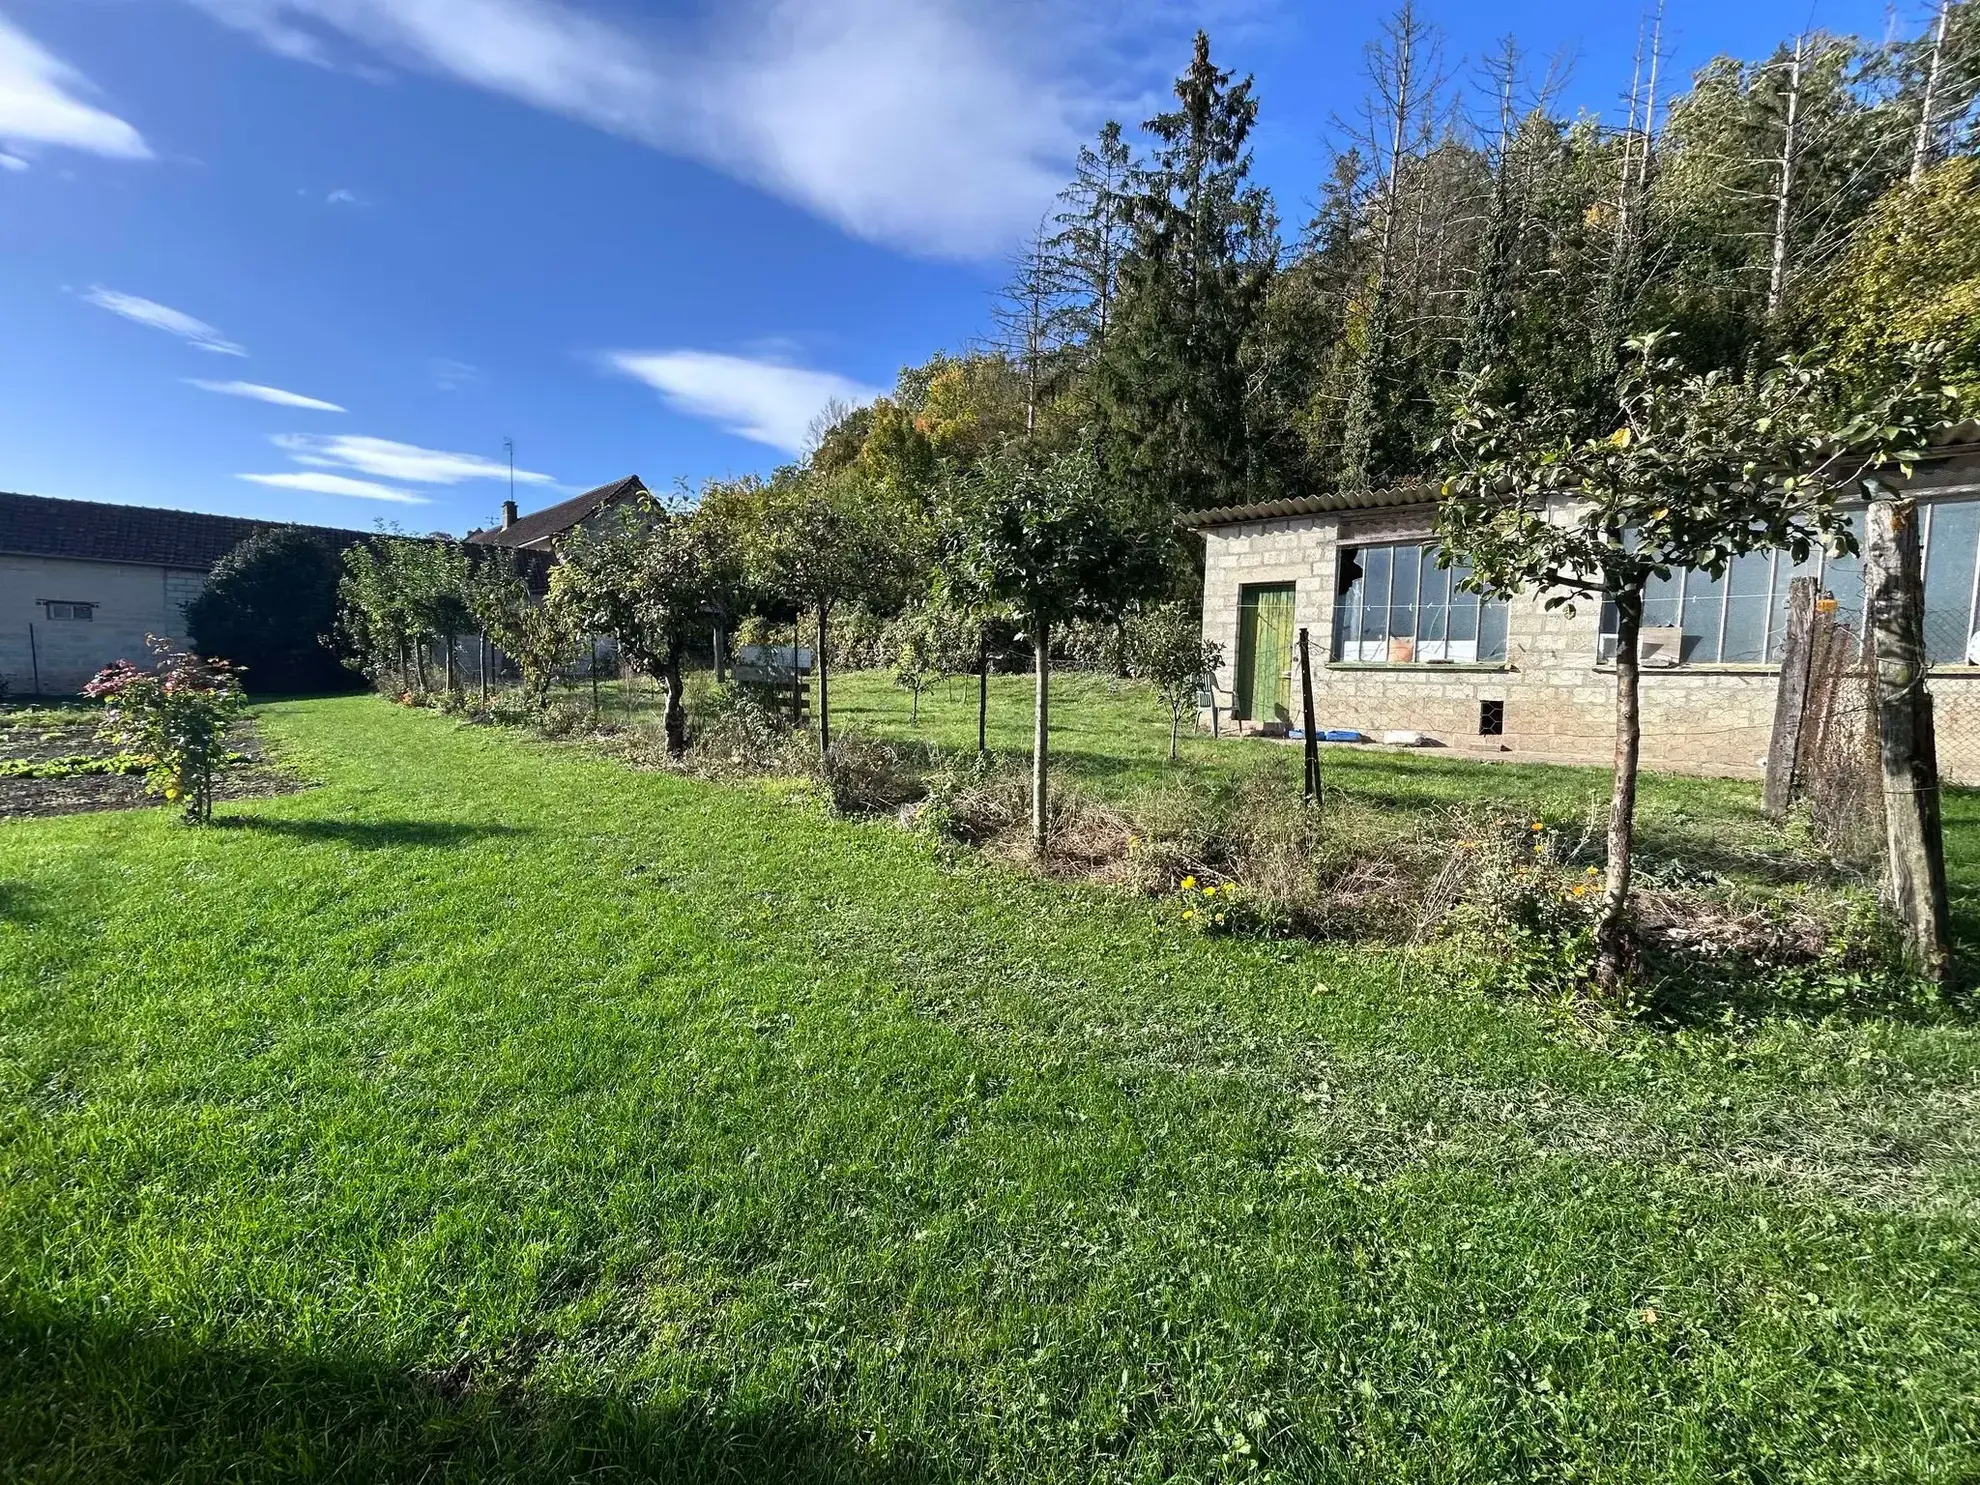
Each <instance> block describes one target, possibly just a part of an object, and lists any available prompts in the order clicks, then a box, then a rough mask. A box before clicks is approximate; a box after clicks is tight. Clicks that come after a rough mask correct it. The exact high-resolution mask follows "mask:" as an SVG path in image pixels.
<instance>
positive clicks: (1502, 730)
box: [1478, 701, 1506, 737]
mask: <svg viewBox="0 0 1980 1485" xmlns="http://www.w3.org/2000/svg"><path fill="white" fill-rule="evenodd" d="M1478 735H1479V736H1480V737H1504V736H1505V735H1506V704H1505V703H1504V702H1503V701H1481V702H1479V703H1478Z"/></svg>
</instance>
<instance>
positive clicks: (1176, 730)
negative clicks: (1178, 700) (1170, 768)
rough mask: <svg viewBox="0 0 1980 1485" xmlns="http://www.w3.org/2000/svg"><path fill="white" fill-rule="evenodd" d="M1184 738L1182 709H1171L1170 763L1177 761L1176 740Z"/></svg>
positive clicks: (1173, 707)
mask: <svg viewBox="0 0 1980 1485" xmlns="http://www.w3.org/2000/svg"><path fill="white" fill-rule="evenodd" d="M1181 736H1182V708H1181V707H1180V706H1172V707H1170V708H1169V761H1170V762H1171V763H1174V762H1175V761H1176V739H1177V738H1179V737H1181Z"/></svg>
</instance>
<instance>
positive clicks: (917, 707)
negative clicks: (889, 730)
mask: <svg viewBox="0 0 1980 1485" xmlns="http://www.w3.org/2000/svg"><path fill="white" fill-rule="evenodd" d="M909 694H910V695H911V696H912V697H913V698H914V699H913V700H912V701H910V702H909V703H908V726H910V727H919V726H920V725H921V687H919V686H916V687H915V688H914V690H913V691H911V692H910V693H909Z"/></svg>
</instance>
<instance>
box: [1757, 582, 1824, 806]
mask: <svg viewBox="0 0 1980 1485" xmlns="http://www.w3.org/2000/svg"><path fill="white" fill-rule="evenodd" d="M1814 618H1815V579H1813V578H1812V577H1801V578H1796V579H1794V581H1792V582H1791V583H1789V584H1788V631H1787V643H1786V645H1785V646H1784V647H1783V648H1782V650H1781V679H1780V686H1779V689H1778V690H1776V692H1775V693H1774V733H1773V736H1772V737H1771V738H1770V739H1769V740H1768V742H1767V782H1766V784H1765V785H1764V786H1763V787H1762V789H1761V791H1760V808H1761V810H1762V811H1764V812H1765V814H1766V816H1767V818H1768V819H1770V820H1779V819H1781V818H1783V817H1784V816H1785V815H1786V814H1787V812H1788V806H1789V805H1791V804H1793V803H1794V785H1795V760H1796V759H1797V758H1798V757H1799V756H1800V753H1801V723H1802V718H1803V717H1804V716H1805V715H1806V714H1807V710H1808V666H1809V662H1810V661H1811V660H1812V659H1813V658H1814V647H1813V646H1812V645H1811V644H1810V643H1809V628H1810V626H1811V624H1812V622H1813V620H1814Z"/></svg>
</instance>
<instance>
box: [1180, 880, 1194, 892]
mask: <svg viewBox="0 0 1980 1485" xmlns="http://www.w3.org/2000/svg"><path fill="white" fill-rule="evenodd" d="M1182 884H1183V890H1184V891H1185V892H1187V891H1188V890H1189V889H1190V888H1191V887H1194V886H1195V885H1196V878H1195V877H1184V878H1183V883H1182Z"/></svg>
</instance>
